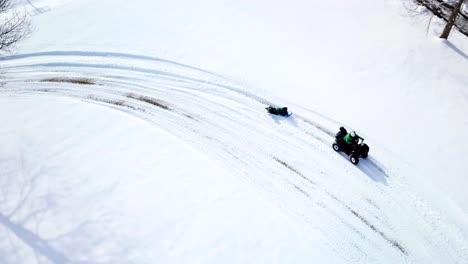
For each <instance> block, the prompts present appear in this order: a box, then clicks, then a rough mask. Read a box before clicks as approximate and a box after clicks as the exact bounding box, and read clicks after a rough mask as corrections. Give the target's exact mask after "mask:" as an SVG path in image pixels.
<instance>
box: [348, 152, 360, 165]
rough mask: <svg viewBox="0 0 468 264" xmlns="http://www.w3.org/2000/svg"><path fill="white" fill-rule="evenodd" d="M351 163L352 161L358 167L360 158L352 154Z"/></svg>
mask: <svg viewBox="0 0 468 264" xmlns="http://www.w3.org/2000/svg"><path fill="white" fill-rule="evenodd" d="M349 161H351V163H352V164H354V165H357V164H358V163H359V158H358V157H357V156H356V155H354V154H352V155H351V156H350V157H349Z"/></svg>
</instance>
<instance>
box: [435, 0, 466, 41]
mask: <svg viewBox="0 0 468 264" xmlns="http://www.w3.org/2000/svg"><path fill="white" fill-rule="evenodd" d="M463 2H464V0H458V2H457V3H456V5H455V6H454V7H453V11H452V14H451V15H450V17H449V19H448V21H447V25H445V28H444V31H443V32H442V35H440V38H443V39H447V38H448V36H449V34H450V31H451V30H452V27H453V25H454V24H455V21H456V19H457V16H458V14H460V10H461V7H462V5H463Z"/></svg>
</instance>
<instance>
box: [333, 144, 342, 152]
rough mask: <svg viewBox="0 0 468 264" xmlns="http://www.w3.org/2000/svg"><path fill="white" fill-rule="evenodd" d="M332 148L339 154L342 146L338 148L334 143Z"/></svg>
mask: <svg viewBox="0 0 468 264" xmlns="http://www.w3.org/2000/svg"><path fill="white" fill-rule="evenodd" d="M332 147H333V150H334V151H337V152H338V151H340V146H338V144H336V143H333V145H332Z"/></svg>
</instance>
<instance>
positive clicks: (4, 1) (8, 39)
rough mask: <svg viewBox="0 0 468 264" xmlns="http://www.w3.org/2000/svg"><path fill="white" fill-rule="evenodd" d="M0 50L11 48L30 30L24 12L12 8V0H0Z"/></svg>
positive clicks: (5, 50)
mask: <svg viewBox="0 0 468 264" xmlns="http://www.w3.org/2000/svg"><path fill="white" fill-rule="evenodd" d="M0 17H1V19H0V52H10V51H11V49H12V48H13V47H14V46H15V45H16V44H17V43H18V42H19V41H21V40H23V39H24V38H25V37H26V36H27V35H28V34H29V32H30V23H29V20H28V17H27V15H26V13H20V12H17V11H14V10H12V0H0Z"/></svg>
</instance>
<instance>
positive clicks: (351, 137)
mask: <svg viewBox="0 0 468 264" xmlns="http://www.w3.org/2000/svg"><path fill="white" fill-rule="evenodd" d="M360 138H361V137H360V136H358V135H357V134H356V132H354V131H352V132H351V133H348V134H346V136H344V137H343V140H344V142H346V143H347V144H349V145H356V144H357V143H358V142H359V139H360Z"/></svg>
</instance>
